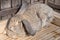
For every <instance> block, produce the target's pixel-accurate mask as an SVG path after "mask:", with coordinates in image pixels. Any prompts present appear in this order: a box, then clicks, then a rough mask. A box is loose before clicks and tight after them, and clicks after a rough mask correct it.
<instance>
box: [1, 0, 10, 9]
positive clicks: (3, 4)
mask: <svg viewBox="0 0 60 40" xmlns="http://www.w3.org/2000/svg"><path fill="white" fill-rule="evenodd" d="M10 1H11V0H1V9H6V8H11V2H10Z"/></svg>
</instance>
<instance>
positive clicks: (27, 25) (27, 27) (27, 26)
mask: <svg viewBox="0 0 60 40" xmlns="http://www.w3.org/2000/svg"><path fill="white" fill-rule="evenodd" d="M22 23H23V25H24V28H25V31H26V33H27V34H29V35H32V36H33V35H35V33H36V31H35V30H34V29H33V28H32V26H31V24H30V23H29V22H28V21H27V20H23V21H22Z"/></svg>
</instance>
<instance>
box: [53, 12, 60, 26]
mask: <svg viewBox="0 0 60 40" xmlns="http://www.w3.org/2000/svg"><path fill="white" fill-rule="evenodd" d="M52 23H53V24H55V25H57V26H60V13H58V12H55V13H54V19H53V21H52Z"/></svg>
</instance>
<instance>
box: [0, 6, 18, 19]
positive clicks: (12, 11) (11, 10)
mask: <svg viewBox="0 0 60 40" xmlns="http://www.w3.org/2000/svg"><path fill="white" fill-rule="evenodd" d="M17 9H18V7H15V8H9V9H5V10H1V11H0V19H2V18H4V17H5V16H8V15H11V14H12V15H14V14H15V13H16V11H17Z"/></svg>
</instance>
